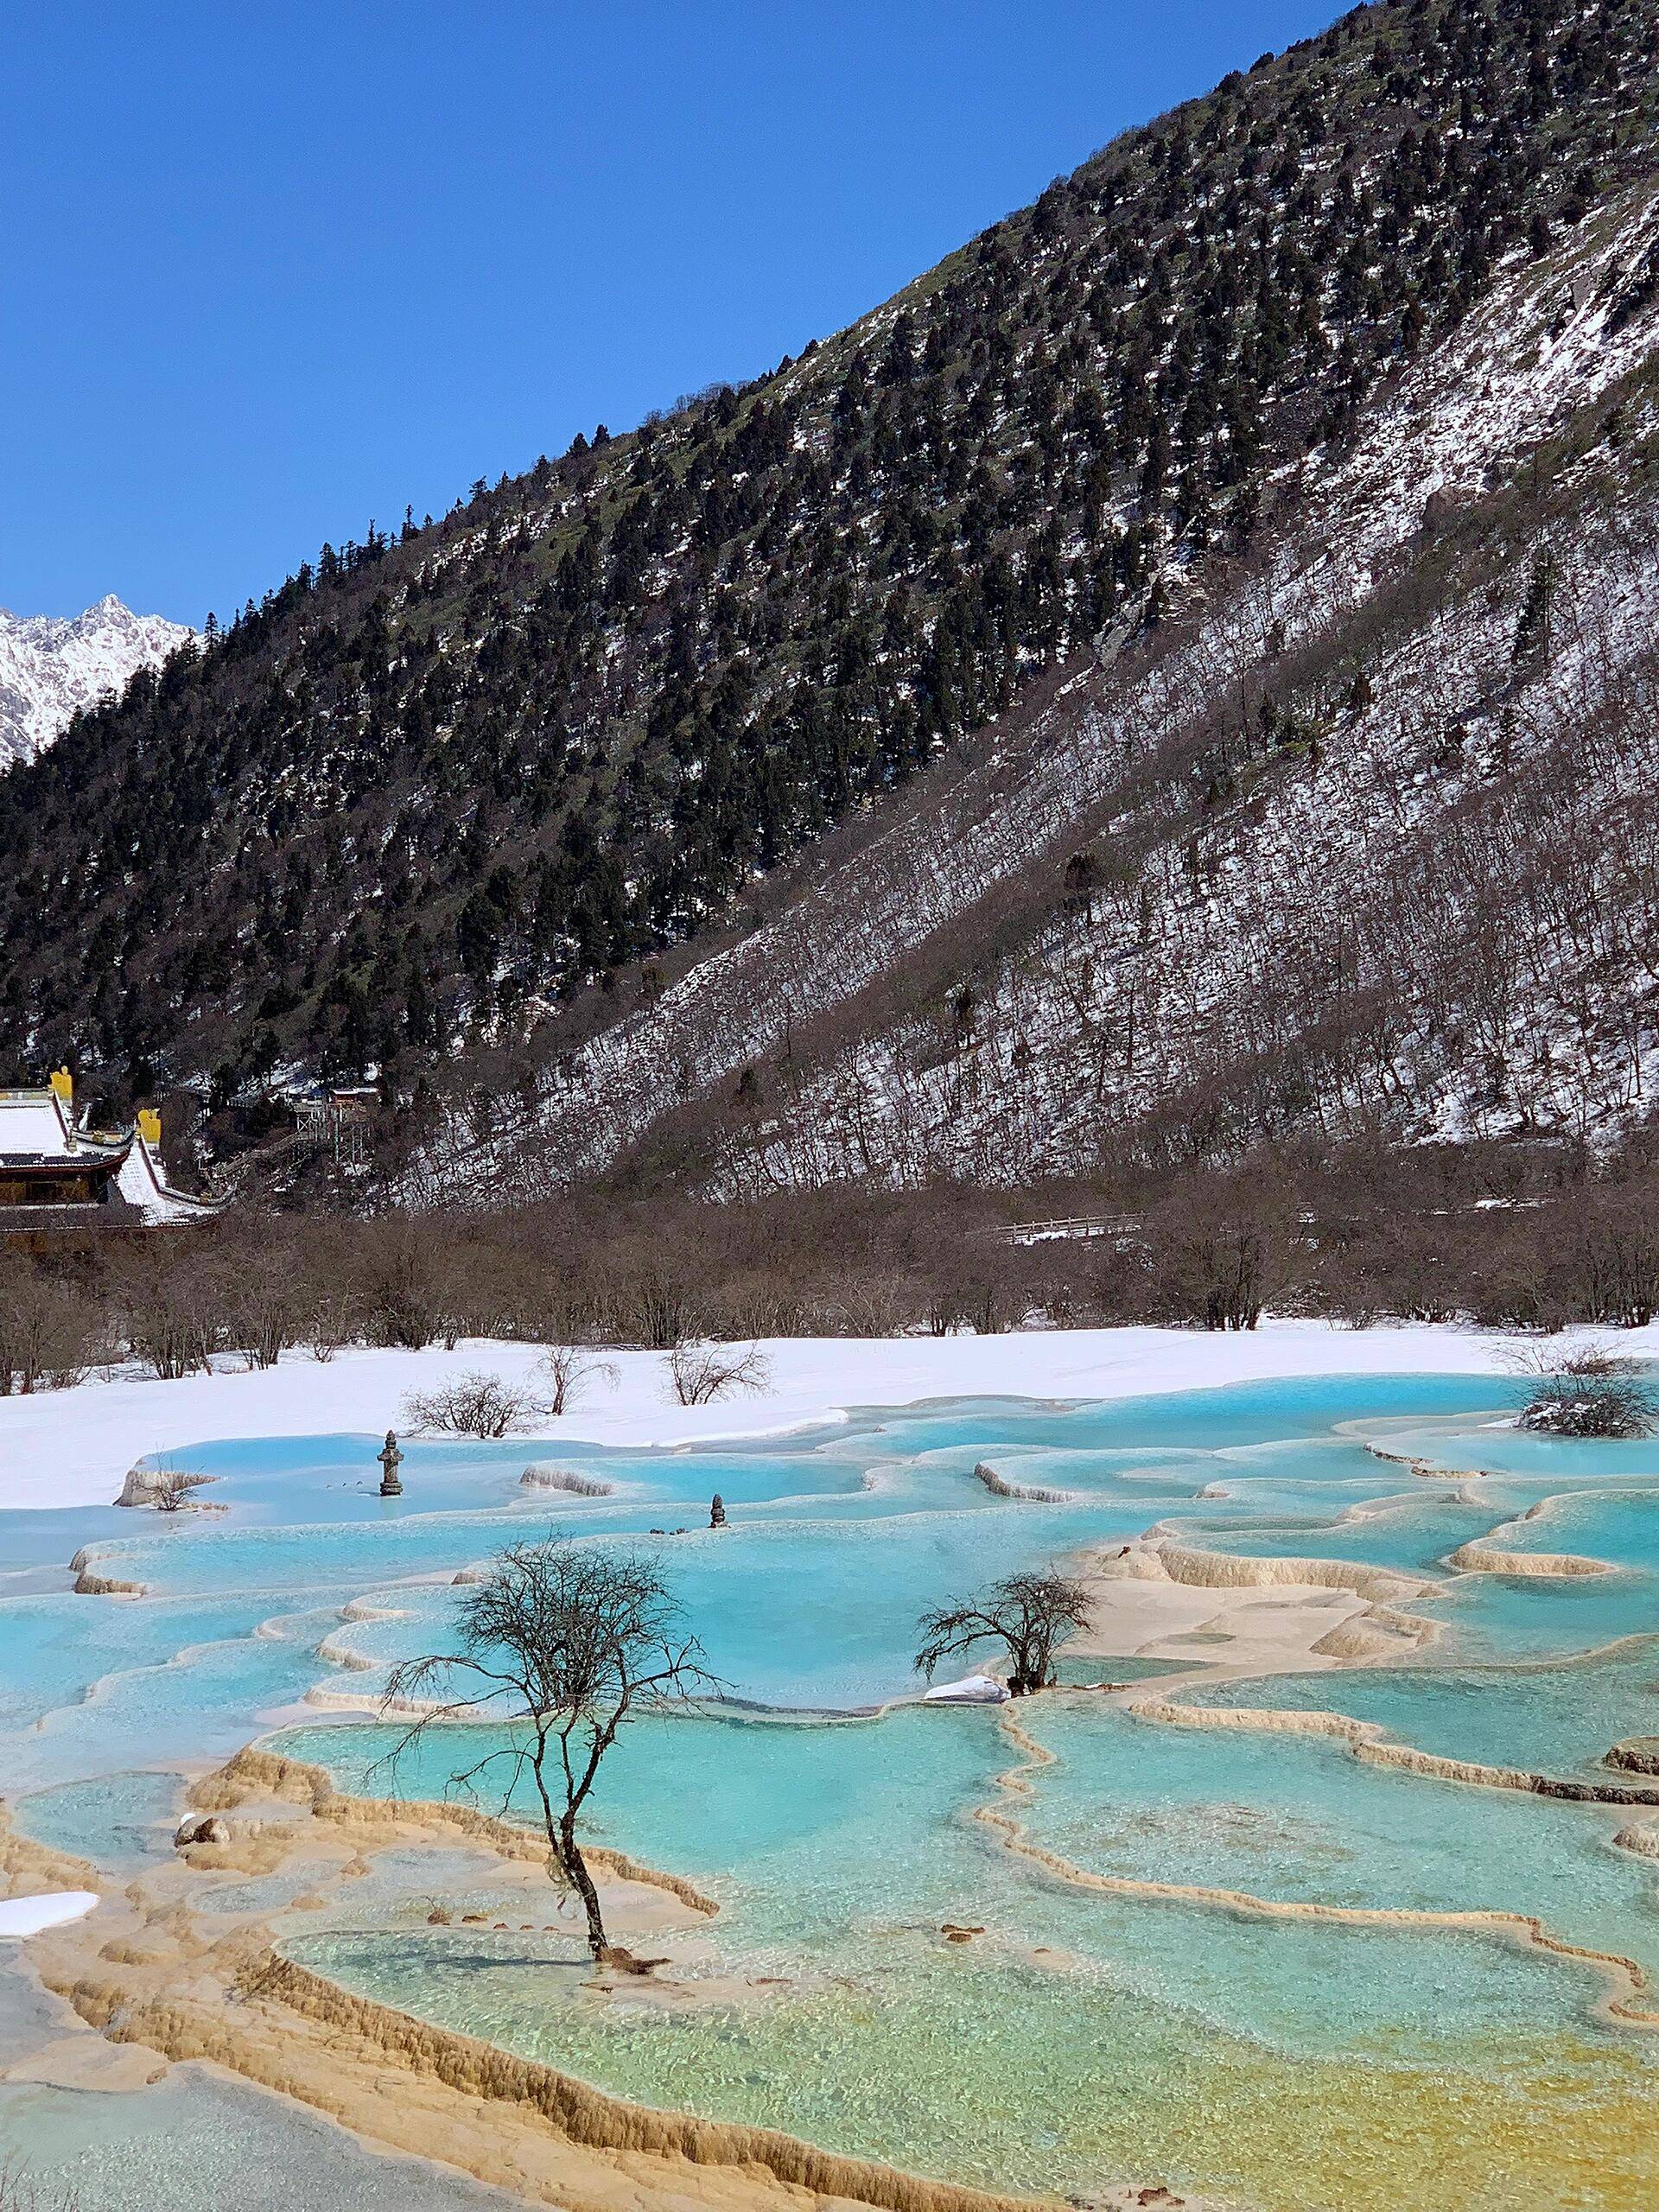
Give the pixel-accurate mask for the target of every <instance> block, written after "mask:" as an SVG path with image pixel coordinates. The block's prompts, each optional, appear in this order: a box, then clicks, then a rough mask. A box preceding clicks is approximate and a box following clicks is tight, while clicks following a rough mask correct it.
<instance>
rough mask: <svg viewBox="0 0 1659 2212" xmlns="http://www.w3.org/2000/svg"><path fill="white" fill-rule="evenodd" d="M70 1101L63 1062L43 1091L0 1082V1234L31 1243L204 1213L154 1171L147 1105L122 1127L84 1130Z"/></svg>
mask: <svg viewBox="0 0 1659 2212" xmlns="http://www.w3.org/2000/svg"><path fill="white" fill-rule="evenodd" d="M74 1100H75V1091H74V1083H73V1078H72V1077H71V1076H70V1074H69V1071H68V1070H67V1068H59V1069H57V1070H56V1071H54V1074H53V1076H52V1077H51V1080H50V1082H49V1084H48V1087H47V1088H46V1089H45V1090H0V1237H3V1238H5V1239H6V1240H8V1241H13V1240H16V1241H22V1242H23V1243H29V1244H33V1243H37V1242H39V1241H41V1240H43V1239H49V1238H55V1237H57V1236H61V1235H64V1234H66V1233H67V1234H73V1233H75V1232H78V1231H87V1232H92V1233H93V1234H102V1233H107V1232H110V1231H118V1232H119V1231H129V1232H133V1231H141V1230H150V1229H168V1228H175V1227H184V1226H188V1224H192V1223H196V1222H202V1221H209V1220H211V1219H212V1218H213V1215H214V1213H216V1212H217V1211H218V1208H217V1207H216V1206H215V1205H214V1204H213V1201H212V1200H211V1199H207V1198H191V1197H190V1196H189V1195H188V1193H187V1192H183V1191H175V1189H174V1188H173V1187H172V1185H170V1184H169V1183H168V1180H167V1179H166V1176H165V1174H164V1173H162V1165H161V1159H160V1154H161V1145H162V1122H161V1116H160V1115H159V1114H157V1113H156V1112H155V1111H154V1110H153V1109H151V1108H149V1107H141V1108H140V1109H139V1112H138V1118H137V1121H136V1122H134V1124H133V1125H132V1127H131V1128H129V1129H127V1130H125V1131H103V1130H92V1129H88V1128H83V1127H81V1126H80V1124H79V1122H77V1121H76V1118H75V1104H74Z"/></svg>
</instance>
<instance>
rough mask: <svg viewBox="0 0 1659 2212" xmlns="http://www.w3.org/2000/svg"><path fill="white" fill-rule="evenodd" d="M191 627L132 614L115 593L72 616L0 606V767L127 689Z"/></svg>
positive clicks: (26, 756)
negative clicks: (86, 710)
mask: <svg viewBox="0 0 1659 2212" xmlns="http://www.w3.org/2000/svg"><path fill="white" fill-rule="evenodd" d="M194 634H195V633H194V631H192V630H190V629H188V628H187V627H186V626H184V624H182V623H180V622H169V621H168V620H166V619H165V617H164V616H162V615H160V614H135V613H133V612H132V609H131V608H130V607H125V606H124V605H123V604H122V602H121V601H119V600H118V598H117V597H116V596H115V594H114V593H113V592H111V593H110V594H107V595H106V596H105V598H103V599H100V600H99V602H98V604H97V605H96V606H95V607H88V608H87V609H86V613H83V614H76V615H73V616H62V615H53V614H25V615H18V614H9V613H7V612H6V610H5V609H4V607H0V769H3V768H5V767H7V766H10V763H11V762H12V761H14V760H32V759H33V758H34V756H35V754H36V753H41V752H43V751H44V750H45V749H46V747H48V745H50V744H51V742H52V741H53V739H54V737H56V736H57V735H58V734H59V733H60V730H61V729H62V728H64V725H65V724H66V723H67V721H68V720H69V718H70V716H71V715H73V714H75V713H77V712H78V711H79V709H81V708H82V707H89V706H91V705H92V702H93V701H94V700H95V699H98V698H100V697H102V696H104V695H105V694H106V693H109V692H118V691H122V690H124V689H125V688H126V684H127V683H128V680H129V679H130V677H132V676H133V675H134V674H135V673H136V672H137V670H139V669H141V668H145V667H149V666H153V665H155V664H156V663H158V662H161V661H163V660H165V659H166V658H167V657H168V654H169V653H170V652H173V651H174V649H175V647H176V646H179V645H182V644H183V643H184V641H185V639H187V638H189V637H194Z"/></svg>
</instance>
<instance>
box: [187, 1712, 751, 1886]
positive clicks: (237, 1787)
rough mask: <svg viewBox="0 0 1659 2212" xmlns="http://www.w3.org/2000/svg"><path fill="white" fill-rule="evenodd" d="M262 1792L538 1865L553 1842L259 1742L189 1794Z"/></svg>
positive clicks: (631, 1866) (608, 1866) (225, 1802)
mask: <svg viewBox="0 0 1659 2212" xmlns="http://www.w3.org/2000/svg"><path fill="white" fill-rule="evenodd" d="M257 1795H263V1796H270V1797H278V1798H284V1799H287V1800H288V1801H289V1802H292V1803H295V1804H302V1805H303V1806H304V1807H305V1808H307V1810H308V1812H309V1813H310V1815H311V1816H312V1818H313V1819H314V1820H318V1821H334V1822H336V1823H339V1824H340V1825H341V1826H352V1827H369V1828H372V1827H394V1826H397V1825H398V1824H399V1823H402V1822H406V1821H416V1822H418V1823H421V1824H423V1825H427V1826H434V1827H448V1828H455V1829H458V1830H459V1831H460V1833H461V1834H462V1835H465V1836H469V1837H471V1838H473V1839H474V1840H476V1841H478V1842H480V1843H486V1844H488V1845H489V1847H490V1848H491V1849H492V1850H493V1851H494V1852H495V1853H497V1854H498V1856H499V1857H500V1858H503V1859H522V1860H526V1861H529V1862H531V1863H532V1864H534V1865H537V1866H540V1865H541V1864H542V1863H543V1861H544V1860H545V1859H546V1858H547V1845H546V1843H545V1842H544V1841H543V1839H542V1838H541V1837H539V1836H537V1835H536V1834H533V1833H532V1832H531V1830H530V1829H529V1828H527V1827H520V1826H518V1824H517V1823H516V1822H515V1821H504V1820H499V1819H497V1818H496V1817H495V1816H494V1815H493V1814H489V1813H480V1811H479V1810H478V1808H477V1807H476V1806H473V1805H457V1804H453V1803H450V1802H448V1801H447V1800H444V1799H439V1798H397V1799H391V1798H379V1797H354V1796H350V1795H349V1794H348V1793H347V1792H346V1791H344V1790H340V1789H335V1788H334V1783H332V1781H330V1779H329V1777H328V1776H327V1774H326V1773H325V1772H324V1770H323V1769H322V1768H321V1767H320V1766H310V1765H308V1764H305V1763H304V1762H303V1761H302V1760H299V1759H289V1758H283V1757H282V1755H281V1754H280V1753H278V1752H276V1751H262V1750H261V1749H260V1748H259V1747H258V1746H257V1745H249V1747H248V1748H247V1750H245V1751H238V1753H237V1755H236V1757H235V1758H233V1759H232V1760H230V1761H229V1762H228V1764H226V1765H224V1766H222V1767H220V1768H219V1770H218V1771H217V1773H215V1774H212V1775H209V1776H208V1777H207V1778H206V1780H204V1781H201V1782H199V1783H195V1784H194V1786H193V1787H192V1789H191V1791H190V1802H191V1804H192V1805H193V1806H194V1808H196V1810H197V1811H198V1812H200V1813H223V1812H229V1811H232V1810H233V1809H234V1808H236V1807H237V1806H238V1805H243V1804H245V1803H246V1802H247V1801H248V1799H249V1798H250V1797H251V1796H257ZM232 1827H234V1823H232ZM584 1850H585V1853H586V1855H587V1858H588V1863H589V1864H590V1865H591V1866H594V1867H596V1868H597V1869H598V1870H599V1872H601V1874H607V1875H610V1876H611V1877H613V1878H614V1879H615V1880H617V1881H620V1882H638V1883H640V1884H642V1885H645V1886H646V1887H648V1888H652V1889H658V1890H664V1891H667V1893H668V1894H669V1896H671V1897H677V1899H678V1900H679V1902H680V1903H681V1904H683V1905H685V1906H688V1907H689V1908H690V1910H691V1911H693V1912H696V1913H702V1914H705V1915H713V1914H715V1913H716V1912H718V1911H719V1910H720V1907H719V1906H718V1905H717V1904H715V1901H714V1899H713V1898H712V1897H705V1896H704V1895H703V1893H702V1891H700V1890H698V1889H697V1888H696V1887H695V1886H694V1885H692V1884H691V1883H690V1882H687V1881H684V1880H683V1879H682V1878H681V1877H680V1876H679V1875H677V1874H664V1873H661V1872H658V1870H657V1869H656V1868H655V1867H652V1866H645V1865H643V1864H642V1863H641V1862H640V1861H639V1859H634V1858H632V1857H631V1856H630V1855H629V1854H628V1853H626V1851H615V1850H613V1849H611V1848H610V1847H609V1846H607V1845H605V1844H588V1845H586V1846H584Z"/></svg>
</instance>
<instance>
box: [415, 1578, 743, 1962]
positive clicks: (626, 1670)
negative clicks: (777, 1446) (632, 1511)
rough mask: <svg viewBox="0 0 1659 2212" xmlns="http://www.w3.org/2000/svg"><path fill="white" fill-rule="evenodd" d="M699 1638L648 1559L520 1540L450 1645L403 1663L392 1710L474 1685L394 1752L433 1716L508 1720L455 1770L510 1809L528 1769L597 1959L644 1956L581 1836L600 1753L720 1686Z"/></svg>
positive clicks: (474, 1599)
mask: <svg viewBox="0 0 1659 2212" xmlns="http://www.w3.org/2000/svg"><path fill="white" fill-rule="evenodd" d="M457 1674H458V1675H465V1676H467V1677H470V1678H471V1680H472V1681H474V1682H475V1683H476V1685H477V1688H476V1690H475V1693H474V1694H472V1695H469V1696H460V1697H451V1698H448V1699H446V1700H443V1701H442V1702H441V1703H439V1704H437V1705H435V1707H433V1709H432V1710H431V1711H430V1712H429V1713H423V1714H422V1716H421V1717H420V1718H419V1719H416V1721H415V1722H414V1723H413V1724H412V1726H410V1728H409V1729H408V1730H407V1731H406V1732H404V1736H403V1737H402V1738H401V1739H400V1741H399V1742H398V1744H397V1746H396V1748H395V1749H394V1751H392V1752H391V1755H390V1756H391V1763H392V1764H393V1767H394V1769H395V1766H396V1764H397V1760H398V1759H399V1758H401V1757H402V1756H404V1754H406V1753H407V1752H408V1751H409V1750H410V1748H411V1747H412V1746H413V1745H415V1744H416V1743H418V1742H419V1741H420V1740H421V1738H423V1737H424V1736H425V1734H426V1732H428V1730H429V1728H431V1727H432V1726H434V1725H435V1723H438V1722H441V1721H445V1720H454V1719H461V1718H463V1717H467V1718H478V1717H480V1716H484V1717H489V1718H494V1717H495V1716H496V1714H497V1713H499V1714H500V1715H501V1727H502V1733H503V1741H502V1742H500V1743H499V1745H496V1746H494V1747H493V1749H491V1750H490V1751H486V1754H485V1755H484V1757H483V1758H481V1759H479V1760H478V1761H476V1762H475V1764H474V1765H472V1766H471V1767H468V1768H467V1769H466V1770H464V1771H463V1772H461V1773H458V1774H456V1775H454V1776H452V1777H451V1783H452V1784H453V1786H454V1787H456V1788H461V1789H468V1790H471V1789H473V1788H474V1784H475V1783H478V1782H480V1779H481V1778H482V1777H485V1776H486V1775H487V1774H491V1773H495V1774H497V1775H498V1776H503V1777H505V1789H501V1790H500V1791H499V1802H500V1803H501V1804H502V1806H503V1808H505V1806H506V1805H507V1803H508V1802H510V1801H511V1798H512V1792H513V1790H514V1789H515V1788H516V1787H517V1786H518V1783H520V1782H521V1781H522V1780H523V1779H524V1777H525V1776H526V1775H529V1776H530V1777H531V1779H532V1780H533V1782H534V1785H535V1790H536V1797H537V1805H538V1807H539V1809H540V1812H541V1816H542V1824H543V1829H544V1831H545V1833H546V1836H547V1840H548V1846H549V1848H550V1852H551V1854H552V1862H553V1863H552V1866H551V1867H550V1872H551V1871H553V1869H554V1868H556V1871H557V1872H558V1874H559V1876H560V1877H561V1878H563V1880H564V1881H565V1882H566V1883H568V1884H569V1886H570V1887H571V1888H572V1889H573V1890H575V1892H576V1894H577V1896H578V1897H580V1898H581V1900H582V1909H583V1911H584V1913H585V1914H586V1916H587V1930H588V1948H589V1950H590V1951H591V1952H592V1953H593V1956H594V1962H595V1964H597V1965H601V1966H604V1965H613V1966H621V1967H627V1968H630V1969H634V1968H637V1967H639V1961H636V1960H634V1959H633V1958H632V1956H631V1955H629V1954H628V1953H627V1952H626V1951H623V1950H620V1949H618V1948H614V1947H613V1945H612V1944H611V1943H610V1942H609V1940H608V1939H607V1936H606V1933H605V1922H604V1916H603V1915H602V1913H601V1909H600V1902H599V1892H598V1890H597V1889H596V1888H595V1886H594V1878H593V1876H592V1874H591V1872H589V1870H588V1862H587V1859H585V1857H584V1856H583V1854H582V1846H581V1843H580V1842H579V1840H578V1839H577V1835H576V1824H577V1821H579V1819H580V1818H581V1816H582V1811H583V1808H584V1807H585V1806H586V1805H587V1803H588V1799H589V1797H590V1796H591V1795H592V1793H593V1789H594V1783H595V1782H596V1781H597V1779H598V1776H599V1770H600V1765H601V1761H602V1760H603V1759H604V1757H605V1754H606V1753H607V1751H609V1750H610V1748H611V1746H612V1745H613V1743H614V1742H615V1741H616V1738H617V1735H618V1732H620V1729H621V1728H623V1727H624V1726H626V1723H627V1722H628V1721H630V1720H632V1719H637V1718H638V1716H639V1714H640V1713H649V1712H652V1711H660V1710H662V1709H664V1707H669V1706H672V1705H676V1704H682V1703H683V1702H685V1701H686V1700H688V1699H690V1698H694V1697H696V1696H700V1695H702V1694H706V1693H708V1692H710V1691H713V1690H715V1689H716V1688H718V1687H719V1686H718V1684H717V1683H715V1680H714V1678H713V1677H712V1676H711V1675H709V1674H708V1673H707V1672H706V1671H705V1670H704V1669H703V1667H702V1649H701V1647H700V1646H699V1644H698V1643H697V1641H696V1637H691V1636H688V1635H687V1634H685V1632H684V1630H683V1626H682V1618H681V1613H680V1609H679V1607H678V1605H677V1603H676V1601H675V1599H673V1597H672V1596H671V1593H670V1592H669V1591H668V1589H667V1587H666V1586H665V1585H664V1583H663V1582H662V1580H660V1578H659V1577H658V1574H657V1573H656V1571H655V1569H654V1568H653V1567H652V1566H651V1564H650V1562H649V1561H648V1560H644V1559H641V1558H639V1557H638V1556H636V1555H635V1554H632V1553H628V1552H623V1551H615V1550H610V1549H589V1548H586V1547H575V1546H570V1545H565V1544H557V1543H549V1544H514V1545H512V1547H511V1548H509V1549H507V1550H506V1551H504V1552H503V1553H501V1554H500V1555H499V1558H497V1559H496V1560H494V1561H493V1564H492V1566H491V1567H490V1569H489V1571H488V1573H486V1576H485V1579H484V1580H483V1581H482V1582H480V1583H479V1584H477V1585H475V1586H474V1587H473V1588H471V1589H469V1590H468V1591H467V1594H466V1596H465V1597H464V1598H463V1599H461V1610H460V1618H459V1622H458V1633H457V1636H456V1640H455V1649H454V1650H453V1651H449V1652H438V1653H433V1654H430V1655H429V1656H426V1657H424V1658H420V1659H413V1660H410V1661H408V1662H405V1663H404V1665H403V1666H401V1667H398V1668H397V1669H395V1670H394V1672H393V1673H392V1675H391V1678H390V1680H389V1681H388V1684H387V1688H386V1701H387V1704H388V1706H389V1707H390V1706H391V1705H392V1704H393V1702H394V1701H395V1700H405V1699H409V1698H420V1697H423V1696H426V1695H427V1694H429V1693H430V1692H431V1691H432V1690H433V1688H435V1686H439V1685H442V1683H444V1682H445V1681H447V1680H448V1678H449V1677H450V1676H451V1675H457Z"/></svg>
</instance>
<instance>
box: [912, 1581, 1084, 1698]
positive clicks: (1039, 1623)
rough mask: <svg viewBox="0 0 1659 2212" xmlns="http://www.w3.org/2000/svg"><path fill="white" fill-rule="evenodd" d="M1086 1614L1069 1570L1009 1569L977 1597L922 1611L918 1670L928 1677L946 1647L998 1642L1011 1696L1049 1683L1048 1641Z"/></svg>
mask: <svg viewBox="0 0 1659 2212" xmlns="http://www.w3.org/2000/svg"><path fill="white" fill-rule="evenodd" d="M1088 1618H1089V1590H1088V1586H1087V1585H1086V1584H1085V1583H1082V1582H1079V1581H1077V1580H1076V1579H1075V1577H1073V1576H1071V1575H1069V1574H1052V1573H1051V1574H1010V1575H1007V1576H1005V1577H1004V1579H1003V1580H1001V1582H994V1583H992V1585H991V1586H990V1588H989V1589H988V1590H987V1591H986V1592H984V1594H983V1596H982V1597H977V1598H969V1599H959V1600H958V1601H957V1604H955V1605H942V1606H940V1607H938V1609H937V1610H936V1611H932V1612H926V1613H924V1614H923V1615H922V1617H921V1618H920V1620H918V1622H917V1624H916V1629H917V1633H918V1635H919V1637H921V1648H920V1649H919V1650H918V1652H917V1654H916V1666H917V1669H918V1672H919V1673H921V1674H924V1675H926V1677H927V1679H928V1681H930V1682H931V1681H932V1679H933V1673H934V1669H936V1668H937V1667H938V1664H939V1662H940V1661H941V1660H942V1659H945V1658H947V1657H949V1656H950V1654H951V1653H952V1652H957V1651H969V1650H971V1649H972V1648H973V1646H974V1645H975V1644H976V1643H1000V1644H1001V1646H1002V1648H1003V1649H1004V1650H1005V1651H1006V1652H1007V1655H1008V1658H1009V1660H1010V1662H1011V1670H1010V1673H1009V1675H1008V1688H1009V1689H1010V1691H1011V1692H1012V1693H1013V1694H1014V1696H1015V1697H1028V1696H1029V1695H1030V1694H1031V1693H1032V1691H1033V1690H1046V1689H1049V1688H1052V1686H1053V1681H1054V1646H1055V1645H1056V1644H1057V1643H1060V1642H1061V1641H1062V1640H1063V1639H1064V1637H1065V1633H1066V1631H1067V1630H1069V1629H1074V1628H1082V1627H1083V1625H1084V1623H1085V1622H1086V1621H1087V1620H1088Z"/></svg>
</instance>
